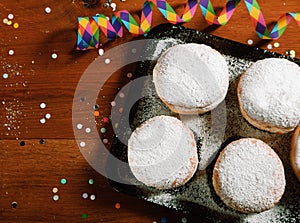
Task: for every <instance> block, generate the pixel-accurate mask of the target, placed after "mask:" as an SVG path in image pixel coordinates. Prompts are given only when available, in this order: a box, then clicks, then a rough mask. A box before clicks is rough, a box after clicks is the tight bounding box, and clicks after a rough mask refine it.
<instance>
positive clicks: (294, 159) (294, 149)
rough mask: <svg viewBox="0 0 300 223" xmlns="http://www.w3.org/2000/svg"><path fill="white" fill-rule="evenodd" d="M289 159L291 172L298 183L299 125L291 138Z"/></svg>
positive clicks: (299, 170) (299, 165)
mask: <svg viewBox="0 0 300 223" xmlns="http://www.w3.org/2000/svg"><path fill="white" fill-rule="evenodd" d="M290 159H291V164H292V167H293V170H294V172H295V174H296V176H297V178H298V180H299V181H300V125H299V126H298V128H297V129H296V131H295V133H294V135H293V138H292V143H291V153H290Z"/></svg>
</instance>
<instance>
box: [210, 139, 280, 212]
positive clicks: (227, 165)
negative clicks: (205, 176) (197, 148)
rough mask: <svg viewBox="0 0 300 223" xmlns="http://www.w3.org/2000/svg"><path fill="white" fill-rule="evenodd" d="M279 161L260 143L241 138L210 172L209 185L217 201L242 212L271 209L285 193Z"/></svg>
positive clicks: (223, 152) (221, 155)
mask: <svg viewBox="0 0 300 223" xmlns="http://www.w3.org/2000/svg"><path fill="white" fill-rule="evenodd" d="M285 184H286V182H285V175H284V168H283V165H282V162H281V160H280V159H279V157H278V156H277V154H276V153H275V152H274V151H273V150H272V149H271V148H270V147H269V146H268V145H267V144H266V143H264V142H262V141H261V140H258V139H254V138H244V139H240V140H237V141H234V142H232V143H230V144H229V145H228V146H227V147H226V148H225V149H224V150H223V151H222V152H221V154H220V156H219V157H218V159H217V162H216V164H215V167H214V170H213V186H214V189H215V191H216V193H217V194H218V195H219V197H220V198H221V200H222V201H223V202H224V203H225V204H226V205H227V206H229V207H231V208H233V209H235V210H237V211H240V212H243V213H258V212H262V211H264V210H268V209H270V208H272V207H273V206H274V205H275V204H276V203H278V202H279V200H280V199H281V197H282V195H283V193H284V190H285Z"/></svg>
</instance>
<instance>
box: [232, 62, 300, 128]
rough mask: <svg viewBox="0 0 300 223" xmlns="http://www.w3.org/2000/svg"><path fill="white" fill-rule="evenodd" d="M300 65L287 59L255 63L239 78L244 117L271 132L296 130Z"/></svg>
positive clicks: (299, 90)
mask: <svg viewBox="0 0 300 223" xmlns="http://www.w3.org/2000/svg"><path fill="white" fill-rule="evenodd" d="M299 86H300V67H299V66H298V65H297V64H295V63H293V62H290V61H288V60H286V59H278V58H269V59H264V60H260V61H257V62H256V63H254V64H253V65H252V66H251V67H250V68H249V69H248V70H247V71H246V72H245V73H244V74H243V75H242V76H241V78H240V80H239V84H238V89H237V94H238V102H239V108H240V111H241V113H242V115H243V116H244V118H245V119H246V120H247V121H248V122H249V123H250V124H252V125H253V126H255V127H256V128H258V129H261V130H265V131H269V132H272V133H279V134H283V133H287V132H290V131H293V130H294V129H295V127H296V126H297V125H298V124H299V122H300V87H299Z"/></svg>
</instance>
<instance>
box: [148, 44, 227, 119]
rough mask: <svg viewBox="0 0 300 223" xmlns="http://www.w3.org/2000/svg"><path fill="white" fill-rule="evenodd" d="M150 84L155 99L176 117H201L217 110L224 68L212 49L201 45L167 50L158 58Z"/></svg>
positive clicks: (224, 85) (223, 87) (222, 95)
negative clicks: (200, 115) (156, 96)
mask: <svg viewBox="0 0 300 223" xmlns="http://www.w3.org/2000/svg"><path fill="white" fill-rule="evenodd" d="M153 82H154V84H155V89H156V92H157V94H158V96H159V98H160V99H161V100H162V101H163V102H164V103H165V104H166V105H167V106H168V107H169V108H170V109H171V110H172V111H173V112H176V113H180V114H203V113H205V112H208V111H210V110H212V109H214V108H215V107H217V106H218V105H219V104H220V103H221V102H222V101H223V100H224V98H225V96H226V94H227V90H228V86H229V73H228V66H227V63H226V61H225V58H224V57H223V56H222V55H221V54H220V53H219V52H218V51H216V50H214V49H212V48H211V47H209V46H206V45H203V44H195V43H189V44H181V45H176V46H173V47H171V48H169V49H168V50H167V51H166V52H164V53H163V54H162V55H161V57H160V58H159V59H158V61H157V64H156V65H155V67H154V70H153Z"/></svg>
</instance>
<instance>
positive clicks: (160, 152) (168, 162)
mask: <svg viewBox="0 0 300 223" xmlns="http://www.w3.org/2000/svg"><path fill="white" fill-rule="evenodd" d="M128 163H129V166H130V169H131V171H132V173H133V175H134V176H135V177H136V179H137V180H139V181H141V182H142V183H144V184H145V185H147V186H151V187H155V188H158V189H170V188H175V187H179V186H182V185H184V184H185V183H186V182H187V181H188V180H189V179H191V178H192V176H193V175H194V173H195V172H196V170H197V166H198V154H197V147H196V142H195V138H194V135H193V133H192V131H191V130H190V129H189V128H187V127H186V126H185V125H184V124H183V123H182V122H181V121H180V120H178V119H177V118H174V117H171V116H156V117H154V118H151V119H149V120H148V121H146V122H144V123H143V124H142V125H141V126H139V127H138V128H137V129H135V130H134V132H133V133H132V134H131V136H130V138H129V140H128Z"/></svg>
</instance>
